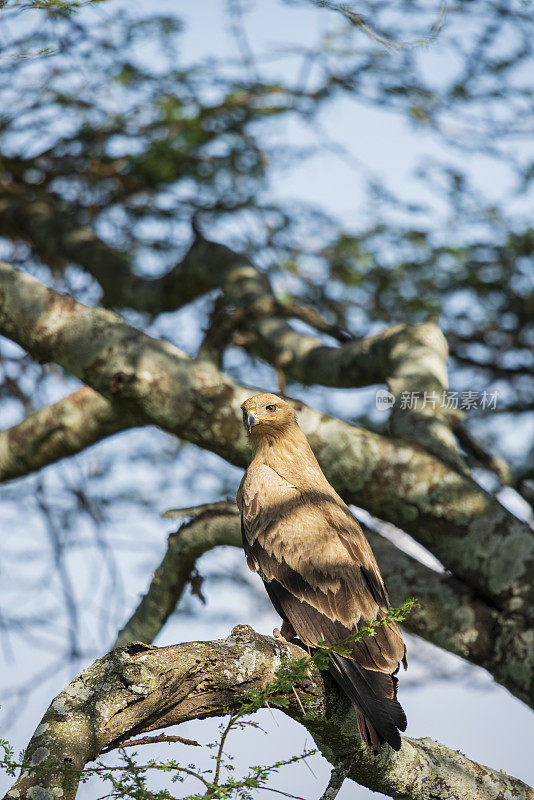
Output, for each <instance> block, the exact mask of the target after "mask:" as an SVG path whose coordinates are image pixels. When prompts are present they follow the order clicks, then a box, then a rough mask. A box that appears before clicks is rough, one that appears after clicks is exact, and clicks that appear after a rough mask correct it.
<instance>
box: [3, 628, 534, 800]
mask: <svg viewBox="0 0 534 800" xmlns="http://www.w3.org/2000/svg"><path fill="white" fill-rule="evenodd" d="M302 653H303V651H302V650H301V649H300V648H298V647H296V646H295V645H291V644H286V643H282V642H281V641H278V640H275V639H271V638H270V637H263V636H259V635H258V634H257V633H255V632H254V631H253V630H252V629H251V628H249V627H248V626H245V625H241V626H238V627H237V628H234V630H233V631H232V635H231V636H230V637H228V639H224V640H221V641H216V642H193V643H187V644H180V645H175V646H173V647H163V648H157V647H148V646H146V645H142V644H139V643H133V644H131V645H129V646H128V647H126V648H123V649H119V650H113V651H112V652H111V653H109V654H108V655H107V656H105V657H104V658H102V659H99V660H98V661H96V662H95V663H94V664H92V665H91V666H90V667H88V668H87V669H86V670H84V671H83V672H82V673H80V675H79V676H78V677H77V678H75V679H74V680H73V681H72V683H71V684H70V685H69V686H68V687H67V688H66V689H65V690H64V691H63V692H61V694H59V695H58V697H56V698H55V700H54V701H53V702H52V704H51V705H50V707H49V708H48V710H47V711H46V713H45V715H44V717H43V719H42V721H41V723H40V725H39V726H38V728H37V730H36V731H35V733H34V735H33V737H32V739H31V741H30V743H29V745H28V748H27V750H26V754H25V761H26V762H29V763H30V765H32V766H33V767H34V768H32V766H30V767H28V768H27V769H25V770H24V771H23V772H22V774H21V775H20V777H19V779H18V780H17V781H16V783H15V785H14V786H13V788H12V789H11V791H10V792H8V794H7V795H6V796H5V798H4V800H13V797H16V798H18V800H31V798H35V797H40V798H43V800H44V799H45V798H46V799H47V800H51V799H52V798H54V797H56V796H61V797H62V798H63V800H73V798H74V797H75V796H76V791H77V776H78V774H79V771H80V770H83V768H84V767H85V765H86V764H87V763H88V762H89V761H92V760H94V759H95V758H96V757H97V756H98V755H99V753H101V752H102V750H104V749H105V748H106V747H109V746H110V745H112V744H113V743H117V742H119V741H120V740H121V739H124V738H126V737H131V736H132V735H135V734H139V733H143V732H145V731H153V730H160V729H162V728H166V727H169V726H170V725H176V724H179V723H181V722H185V721H187V720H191V719H205V718H206V717H213V716H222V715H223V714H225V713H228V710H230V711H235V710H238V709H239V708H240V706H241V704H242V702H243V701H244V699H245V696H246V693H247V691H248V690H250V689H253V690H256V691H262V690H264V689H265V688H266V686H267V684H268V683H269V682H270V681H272V679H273V677H274V674H275V671H276V669H277V666H278V665H279V664H280V661H281V659H284V660H286V661H287V662H288V663H289V664H291V663H293V662H294V661H295V659H297V658H300V657H301V656H302ZM296 690H297V693H298V698H299V701H298V702H297V699H296V698H295V697H294V696H293V693H290V694H289V695H288V698H287V699H288V701H289V706H288V707H287V708H284V713H286V714H288V715H289V716H290V717H292V718H293V719H296V720H298V721H299V722H300V723H301V724H302V725H304V727H306V728H307V730H308V731H309V732H310V733H311V735H312V736H313V738H314V740H315V742H316V744H317V746H318V748H319V749H320V750H321V752H322V753H323V755H324V756H325V757H326V758H327V759H328V760H329V761H330V762H331V763H333V764H335V765H338V764H339V763H340V762H342V761H344V760H346V759H347V757H348V756H350V755H354V761H353V765H352V768H351V770H350V772H349V778H351V779H352V780H354V781H357V782H358V783H361V784H362V785H364V786H368V787H369V788H370V789H373V790H374V791H379V792H383V793H384V794H387V795H389V796H390V797H392V798H399V800H401V799H402V800H428V798H429V797H433V798H435V800H441V799H443V800H445V799H446V800H465V798H466V797H476V798H477V800H496V799H497V798H501V800H508V799H509V800H511V799H512V798H514V800H533V798H534V792H533V791H532V789H530V788H529V787H528V786H527V785H526V784H525V783H523V782H522V781H520V780H518V779H516V778H512V777H510V776H508V775H506V774H505V773H504V772H501V771H497V770H493V769H491V768H490V767H485V766H482V765H480V764H477V763H475V762H473V761H470V760H469V759H468V758H466V757H465V756H464V755H462V754H461V753H458V752H455V751H453V750H449V749H448V748H447V747H445V746H444V745H441V744H438V743H436V742H434V741H432V740H431V739H409V738H407V737H404V738H403V746H402V749H401V750H400V752H399V753H395V752H394V751H393V750H391V749H390V748H389V747H387V746H385V747H384V748H383V749H382V751H381V753H380V755H379V756H374V755H373V753H372V751H370V750H369V749H368V748H365V747H364V746H363V745H362V744H361V741H360V739H359V736H358V734H357V728H356V721H355V716H354V711H353V709H352V707H351V705H350V703H349V702H348V701H347V700H346V698H345V697H342V696H341V695H340V693H339V691H338V690H337V688H336V687H335V686H334V685H333V683H332V682H331V681H330V680H329V678H328V676H324V677H323V676H322V675H317V676H314V677H310V678H309V679H307V680H306V681H305V682H304V683H301V684H297V686H296ZM188 758H190V756H189V755H188ZM46 759H49V760H52V761H53V762H54V763H55V764H59V765H61V767H63V769H68V771H69V775H70V776H71V785H70V787H69V786H68V785H66V784H65V783H64V781H63V777H64V776H63V775H62V773H61V771H60V769H58V770H57V771H43V770H41V771H40V770H39V769H38V767H39V765H42V764H43V763H44V762H45V761H46ZM35 767H36V768H35ZM60 792H61V794H60Z"/></svg>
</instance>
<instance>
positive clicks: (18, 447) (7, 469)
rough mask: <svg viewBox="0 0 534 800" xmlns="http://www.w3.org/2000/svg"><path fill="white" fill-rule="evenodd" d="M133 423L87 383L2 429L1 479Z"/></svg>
mask: <svg viewBox="0 0 534 800" xmlns="http://www.w3.org/2000/svg"><path fill="white" fill-rule="evenodd" d="M132 424H133V421H132V419H131V417H130V416H128V415H127V414H124V413H121V412H119V411H118V410H117V409H116V408H115V407H114V406H113V404H112V403H110V402H109V400H106V398H105V397H102V395H100V394H97V393H96V392H94V391H93V390H92V389H89V388H88V387H87V386H85V387H83V388H82V389H79V390H78V391H77V392H74V394H71V395H69V396H68V397H65V398H64V399H63V400H60V401H59V402H58V403H54V404H53V405H51V406H48V407H46V408H43V409H41V410H40V411H36V412H35V413H34V414H30V415H29V416H28V417H26V419H25V420H23V421H22V422H21V423H19V424H18V425H14V426H13V427H12V428H9V429H8V430H5V431H1V432H0V480H2V481H7V480H10V479H11V478H18V477H20V476H22V475H27V474H28V473H30V472H35V471H36V470H38V469H41V468H42V467H44V466H46V465H47V464H51V463H53V462H54V461H58V460H59V459H60V458H65V457H66V456H70V455H73V454H74V453H79V452H80V451H81V450H84V449H85V448H86V447H89V446H90V445H92V444H94V443H95V442H97V441H99V440H100V439H103V438H104V437H106V436H110V435H111V434H113V433H117V432H118V431H120V430H124V429H125V428H129V427H131V425H132Z"/></svg>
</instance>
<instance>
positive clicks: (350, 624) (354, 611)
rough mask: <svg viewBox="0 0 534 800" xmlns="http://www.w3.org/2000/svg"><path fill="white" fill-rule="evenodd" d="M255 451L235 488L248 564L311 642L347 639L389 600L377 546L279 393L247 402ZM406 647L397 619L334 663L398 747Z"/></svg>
mask: <svg viewBox="0 0 534 800" xmlns="http://www.w3.org/2000/svg"><path fill="white" fill-rule="evenodd" d="M242 410H243V421H244V424H245V425H246V427H247V428H248V430H249V434H250V439H251V444H252V448H253V458H252V461H251V463H250V465H249V467H248V469H247V471H246V473H245V475H244V477H243V480H242V482H241V486H240V487H239V492H238V498H237V499H238V504H239V506H240V508H241V521H242V532H243V545H244V548H245V553H246V556H247V562H248V565H249V567H250V568H251V569H252V570H253V571H254V572H257V573H258V574H259V575H260V576H261V578H262V579H263V581H264V583H265V588H266V589H267V592H268V594H269V597H270V598H271V601H272V603H273V605H274V607H275V609H276V610H277V612H278V613H279V614H280V615H281V617H282V618H283V619H284V621H285V622H286V630H288V629H289V630H291V627H292V629H293V630H294V632H295V633H296V635H297V636H298V638H299V639H300V640H301V641H302V642H303V643H304V644H306V645H308V646H311V647H313V646H315V645H317V644H318V643H319V642H321V641H324V642H326V643H328V644H334V643H336V642H338V641H340V640H343V639H346V638H347V637H349V636H350V635H351V633H353V632H354V631H355V630H356V629H357V628H358V626H359V625H362V624H366V623H367V622H368V621H374V620H378V619H380V618H381V617H383V616H384V614H385V613H386V612H387V610H388V609H389V601H388V596H387V592H386V589H385V586H384V582H383V580H382V576H381V575H380V571H379V569H378V565H377V563H376V561H375V558H374V555H373V552H372V550H371V548H370V546H369V543H368V541H367V539H366V538H365V536H364V534H363V533H362V530H361V528H360V526H359V524H358V522H357V521H356V519H355V518H354V517H353V516H352V514H351V512H350V510H349V509H348V507H347V506H346V505H345V503H344V502H343V500H342V499H341V498H340V497H339V495H338V494H337V493H336V492H335V490H334V489H333V488H332V487H331V486H330V484H329V483H328V481H327V480H326V478H325V476H324V475H323V473H322V471H321V468H320V466H319V464H318V462H317V460H316V458H315V456H314V454H313V452H312V450H311V447H310V445H309V444H308V440H307V439H306V437H305V435H304V434H303V433H302V431H301V430H300V428H299V426H298V424H297V420H296V415H295V412H294V411H293V409H292V408H291V406H290V405H289V404H288V403H286V402H285V401H284V400H282V399H281V398H279V397H277V396H276V395H273V394H260V395H255V396H254V397H251V398H249V399H248V400H247V401H245V403H243V406H242ZM401 661H402V662H403V663H404V664H405V665H406V648H405V646H404V642H403V640H402V634H401V632H400V629H399V627H398V625H397V624H396V623H395V622H387V623H385V624H383V625H380V626H378V627H377V628H376V635H375V636H373V637H370V636H366V637H364V638H363V639H362V640H361V641H359V642H356V643H355V644H354V645H353V647H352V652H351V653H350V655H347V656H345V655H343V656H341V655H338V654H334V655H332V657H331V664H330V670H329V671H330V673H331V674H332V676H333V677H334V679H335V680H336V681H337V683H338V684H339V686H340V687H341V689H342V690H343V691H344V692H345V693H346V694H347V695H348V697H349V698H350V699H351V700H352V701H353V703H354V705H355V708H356V715H357V720H358V727H359V730H360V734H361V735H362V738H363V739H364V741H365V742H366V743H367V744H368V745H370V746H372V747H374V748H375V750H376V749H378V747H380V745H381V743H382V742H383V741H387V742H389V744H390V745H391V746H392V747H394V748H395V749H399V748H400V745H401V739H400V735H399V729H400V730H405V728H406V717H405V715H404V712H403V710H402V708H401V706H400V704H399V702H398V701H397V697H396V694H397V679H396V677H395V674H396V672H397V670H398V668H399V663H400V662H401Z"/></svg>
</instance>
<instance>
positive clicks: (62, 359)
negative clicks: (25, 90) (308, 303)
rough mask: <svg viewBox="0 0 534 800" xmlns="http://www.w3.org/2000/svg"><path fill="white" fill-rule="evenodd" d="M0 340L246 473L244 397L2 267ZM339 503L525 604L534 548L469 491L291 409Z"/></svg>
mask: <svg viewBox="0 0 534 800" xmlns="http://www.w3.org/2000/svg"><path fill="white" fill-rule="evenodd" d="M0 332H1V333H3V334H4V335H6V336H8V337H9V338H11V339H13V340H14V341H16V342H18V343H19V344H20V345H21V346H22V347H24V348H25V349H26V350H27V351H28V352H29V353H30V354H31V355H33V356H34V357H35V358H37V359H39V360H41V361H56V362H57V363H58V364H60V365H61V366H63V367H64V368H65V369H66V370H68V371H69V372H71V373H72V374H73V375H76V376H77V377H78V378H80V380H82V381H84V382H85V383H87V384H88V385H89V386H91V387H92V388H93V389H95V390H96V391H97V392H99V393H101V394H102V395H104V396H105V397H107V398H108V399H111V400H113V403H114V406H115V407H116V408H117V409H118V411H119V412H120V413H126V415H127V416H128V417H131V418H133V419H135V421H136V423H137V424H139V425H144V424H149V423H151V424H155V425H159V426H161V427H162V428H163V429H165V430H167V431H169V432H171V433H174V434H176V435H177V436H179V437H180V438H183V439H186V440H188V441H190V442H193V443H195V444H198V445H199V446H201V447H205V448H207V449H209V450H212V451H214V452H216V453H218V454H219V455H221V456H222V457H223V458H225V459H227V460H228V461H231V462H232V463H234V464H241V465H244V464H245V463H246V462H247V460H248V457H249V449H248V443H247V441H246V437H245V434H244V431H243V427H242V424H241V411H240V404H241V403H242V402H243V400H244V399H245V397H247V395H249V394H250V389H247V388H246V387H243V386H239V385H238V384H236V383H235V382H234V381H232V380H231V379H230V378H229V377H228V376H227V375H225V374H224V373H222V372H221V371H220V370H218V369H217V367H216V366H215V365H214V364H212V363H210V362H205V361H193V360H192V359H190V358H189V357H188V356H187V355H186V354H184V353H182V352H181V351H180V350H178V349H177V348H175V347H173V346H172V345H170V344H168V343H166V342H163V341H157V340H155V339H152V338H150V337H149V336H146V335H145V334H143V333H141V332H140V331H138V330H136V329H134V328H132V327H130V326H129V325H127V324H126V323H125V322H124V320H122V319H121V318H120V317H118V316H117V315H115V314H113V313H112V312H110V311H105V310H103V309H98V308H90V307H88V306H84V305H82V304H81V303H76V302H75V301H74V300H73V299H72V298H71V297H68V296H65V295H60V294H58V293H56V292H54V291H52V290H50V289H47V288H46V287H44V286H43V285H42V284H40V283H39V282H38V281H36V280H35V279H33V278H31V277H30V276H29V275H26V274H24V273H22V272H20V271H18V270H16V269H14V268H13V267H10V266H8V265H6V264H3V265H0ZM295 407H296V408H297V410H298V412H299V419H300V422H301V424H302V427H303V429H304V431H305V433H306V434H307V435H308V438H309V440H310V444H311V446H312V447H313V449H314V451H315V453H316V455H317V457H318V459H319V461H320V462H321V464H322V466H323V468H324V470H325V473H326V475H327V477H328V478H329V480H330V481H331V482H332V484H333V485H334V486H335V487H336V488H337V489H338V491H339V492H340V494H342V496H343V497H344V498H345V499H346V500H348V501H349V502H353V503H355V504H356V505H361V506H364V507H365V508H367V509H368V510H369V511H370V512H371V513H372V514H374V515H375V516H377V517H379V518H382V519H387V520H390V521H392V522H394V523H395V524H396V525H398V526H399V527H401V528H403V529H404V530H406V531H407V532H409V533H411V534H412V535H413V536H414V537H415V538H416V539H417V540H418V541H419V542H421V543H422V544H423V545H425V546H426V547H428V548H429V549H430V550H431V551H432V552H433V553H434V554H435V555H436V556H437V557H438V558H439V559H440V560H441V561H442V563H443V564H444V565H445V566H446V567H448V568H449V569H450V570H451V571H452V572H454V573H455V574H456V575H457V577H459V578H461V579H462V580H464V581H465V582H466V583H468V584H469V585H470V586H471V587H473V588H475V589H477V590H478V591H479V592H480V593H481V594H482V595H483V596H484V597H486V598H487V599H490V600H491V602H494V603H495V604H496V605H497V606H499V607H500V608H508V609H509V610H510V611H513V612H514V613H517V614H520V613H524V615H525V617H526V618H528V614H529V613H530V605H529V604H531V603H532V595H533V591H534V589H533V585H534V581H533V579H532V572H533V568H534V537H532V532H531V531H530V529H529V528H528V526H527V525H525V524H524V523H521V522H520V521H519V520H517V519H516V518H515V517H513V516H512V515H511V514H509V513H508V512H507V511H506V510H505V509H504V508H503V507H502V506H501V505H500V504H499V503H498V502H497V501H496V500H495V499H494V498H493V497H492V496H491V495H489V494H487V493H485V492H483V491H481V489H480V487H478V486H477V485H476V484H475V483H474V482H473V481H471V480H469V479H468V478H467V477H465V476H463V475H460V474H459V473H457V472H456V471H454V470H451V469H450V468H449V467H448V466H447V465H446V464H444V463H443V462H441V461H440V460H438V459H436V458H434V457H432V456H431V455H430V454H428V453H427V452H425V451H424V450H422V449H421V448H419V447H417V445H413V444H410V443H409V442H406V441H402V440H392V439H388V438H386V437H382V436H378V435H377V434H373V433H370V432H369V431H364V430H361V429H358V428H355V427H354V426H352V425H349V424H347V423H344V422H341V421H340V420H336V419H333V418H331V417H328V416H327V415H324V414H319V413H317V412H316V411H313V410H312V409H310V408H307V407H305V406H302V405H301V404H299V403H296V404H295Z"/></svg>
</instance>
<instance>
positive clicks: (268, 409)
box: [265, 405, 276, 411]
mask: <svg viewBox="0 0 534 800" xmlns="http://www.w3.org/2000/svg"><path fill="white" fill-rule="evenodd" d="M265 410H266V411H276V406H275V405H271V406H265Z"/></svg>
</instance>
